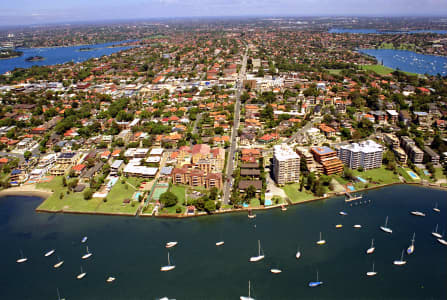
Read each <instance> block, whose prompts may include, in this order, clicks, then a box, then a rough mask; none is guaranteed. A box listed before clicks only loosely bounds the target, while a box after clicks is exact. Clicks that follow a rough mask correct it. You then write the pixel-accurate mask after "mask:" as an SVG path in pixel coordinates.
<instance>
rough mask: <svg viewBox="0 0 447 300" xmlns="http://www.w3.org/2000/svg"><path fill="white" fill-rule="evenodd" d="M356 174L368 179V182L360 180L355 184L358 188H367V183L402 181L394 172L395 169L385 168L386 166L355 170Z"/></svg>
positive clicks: (370, 184) (372, 184)
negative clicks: (360, 170) (361, 170)
mask: <svg viewBox="0 0 447 300" xmlns="http://www.w3.org/2000/svg"><path fill="white" fill-rule="evenodd" d="M353 171H354V175H355V176H359V177H361V178H363V179H365V180H367V181H368V183H363V182H358V183H355V184H354V187H355V188H356V189H362V188H365V187H366V186H367V185H368V186H369V187H370V186H374V185H382V184H390V183H395V182H400V180H399V176H398V175H397V174H394V173H393V171H389V170H387V169H385V167H383V166H382V167H381V168H377V169H372V170H368V171H363V172H359V171H357V170H353ZM373 182H375V183H373Z"/></svg>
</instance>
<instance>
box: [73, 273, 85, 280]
mask: <svg viewBox="0 0 447 300" xmlns="http://www.w3.org/2000/svg"><path fill="white" fill-rule="evenodd" d="M85 275H87V273H81V274H79V275H78V276H76V278H77V279H82V278H84V277H85Z"/></svg>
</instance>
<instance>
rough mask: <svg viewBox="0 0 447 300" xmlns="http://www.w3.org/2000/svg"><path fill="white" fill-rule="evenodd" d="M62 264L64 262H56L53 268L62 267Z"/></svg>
mask: <svg viewBox="0 0 447 300" xmlns="http://www.w3.org/2000/svg"><path fill="white" fill-rule="evenodd" d="M63 264H64V261H60V262H58V263H57V264H55V265H54V266H53V267H54V268H55V269H57V268H59V267H60V266H62V265H63Z"/></svg>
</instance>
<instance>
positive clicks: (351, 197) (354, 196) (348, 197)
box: [345, 191, 363, 202]
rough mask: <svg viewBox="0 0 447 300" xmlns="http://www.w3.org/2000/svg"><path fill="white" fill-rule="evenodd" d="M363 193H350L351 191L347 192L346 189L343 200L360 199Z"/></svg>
mask: <svg viewBox="0 0 447 300" xmlns="http://www.w3.org/2000/svg"><path fill="white" fill-rule="evenodd" d="M362 198H363V195H362V194H360V195H351V193H349V192H348V191H346V192H345V202H351V201H354V200H359V199H362Z"/></svg>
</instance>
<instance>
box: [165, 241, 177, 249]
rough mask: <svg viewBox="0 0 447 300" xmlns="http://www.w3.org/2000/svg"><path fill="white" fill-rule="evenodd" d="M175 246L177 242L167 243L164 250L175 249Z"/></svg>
mask: <svg viewBox="0 0 447 300" xmlns="http://www.w3.org/2000/svg"><path fill="white" fill-rule="evenodd" d="M177 244H178V242H168V243H166V246H165V247H166V248H172V247H175V246H177Z"/></svg>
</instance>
